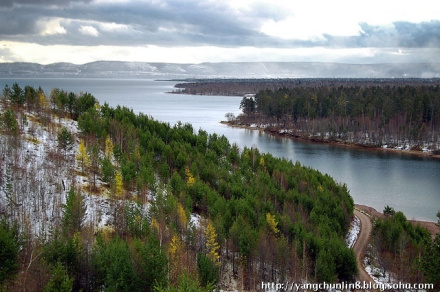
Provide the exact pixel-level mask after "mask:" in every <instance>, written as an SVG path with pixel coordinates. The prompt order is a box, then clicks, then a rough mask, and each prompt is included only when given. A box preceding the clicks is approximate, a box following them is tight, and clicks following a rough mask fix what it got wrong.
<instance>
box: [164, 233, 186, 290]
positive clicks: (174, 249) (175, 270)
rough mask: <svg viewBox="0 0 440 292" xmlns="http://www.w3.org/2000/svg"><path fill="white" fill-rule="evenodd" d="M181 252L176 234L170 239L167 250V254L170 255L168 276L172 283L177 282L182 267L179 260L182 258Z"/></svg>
mask: <svg viewBox="0 0 440 292" xmlns="http://www.w3.org/2000/svg"><path fill="white" fill-rule="evenodd" d="M182 250H183V244H182V241H181V240H180V237H179V236H178V235H176V234H174V235H173V237H172V238H171V242H170V246H169V248H168V253H169V255H170V276H171V279H172V281H174V282H175V281H177V279H178V277H179V275H180V270H181V266H182V262H181V258H182Z"/></svg>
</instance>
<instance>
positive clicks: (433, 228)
mask: <svg viewBox="0 0 440 292" xmlns="http://www.w3.org/2000/svg"><path fill="white" fill-rule="evenodd" d="M355 208H357V209H359V210H362V211H364V212H366V213H367V214H368V215H370V217H371V218H373V219H374V218H381V219H383V218H385V215H384V214H383V213H381V212H379V211H377V210H376V209H374V208H373V207H370V206H365V205H360V204H355ZM408 221H409V222H411V224H413V225H414V226H417V225H419V224H420V226H422V227H425V228H426V229H427V230H428V231H429V233H430V234H431V236H432V237H435V235H436V234H440V227H439V226H437V225H436V223H435V222H431V221H422V220H415V219H409V220H408Z"/></svg>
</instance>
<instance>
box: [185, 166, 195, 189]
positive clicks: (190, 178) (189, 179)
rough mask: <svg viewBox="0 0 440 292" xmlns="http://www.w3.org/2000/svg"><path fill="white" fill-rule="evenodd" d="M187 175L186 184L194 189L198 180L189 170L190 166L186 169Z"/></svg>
mask: <svg viewBox="0 0 440 292" xmlns="http://www.w3.org/2000/svg"><path fill="white" fill-rule="evenodd" d="M185 175H186V184H187V185H188V186H189V187H192V186H193V185H194V183H195V181H196V179H195V178H194V176H193V174H192V173H191V170H189V167H188V166H186V167H185Z"/></svg>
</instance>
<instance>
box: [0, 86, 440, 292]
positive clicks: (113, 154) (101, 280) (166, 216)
mask: <svg viewBox="0 0 440 292" xmlns="http://www.w3.org/2000/svg"><path fill="white" fill-rule="evenodd" d="M0 149H1V154H2V155H1V156H0V186H1V188H0V243H1V244H0V257H1V258H0V289H1V290H7V291H23V290H28V291H30V290H32V291H72V290H73V291H81V290H82V291H97V290H104V291H213V290H214V289H223V290H231V289H232V290H257V289H259V287H260V285H261V283H262V282H281V283H282V282H286V281H290V282H296V283H300V282H311V283H318V282H323V281H326V282H329V283H338V282H339V283H340V282H353V281H354V280H355V279H356V276H357V275H358V270H357V263H356V257H355V255H354V252H353V250H352V249H350V248H349V247H348V246H347V244H346V242H345V238H344V237H345V236H346V234H347V231H348V229H349V226H350V223H351V222H352V220H353V210H354V203H353V199H352V197H351V196H350V194H349V191H348V190H347V188H346V186H345V185H341V184H337V183H336V182H335V181H334V180H333V179H332V178H331V177H329V176H328V175H323V174H321V173H319V172H318V171H316V170H313V169H310V168H306V167H304V166H302V165H300V164H299V163H293V162H291V161H287V160H285V159H280V158H275V157H273V156H272V155H271V154H268V153H260V152H259V151H258V149H256V148H244V149H240V148H239V147H237V145H231V144H230V143H229V141H228V140H227V139H226V138H225V137H224V136H218V135H216V134H208V133H207V132H205V131H203V130H199V131H198V132H197V133H195V131H194V129H193V128H192V126H191V125H190V124H181V123H178V124H176V125H174V126H170V125H169V124H167V123H163V122H159V121H156V120H155V119H154V118H152V117H150V116H147V115H145V114H142V113H139V114H135V113H134V112H133V110H132V109H128V108H125V107H120V106H118V107H116V108H113V107H110V106H109V105H108V104H103V105H101V104H99V103H98V101H97V100H96V98H95V97H93V95H92V94H90V93H81V94H77V93H73V92H66V91H64V90H62V89H56V88H55V89H53V90H52V91H51V92H50V94H49V95H48V96H46V94H45V93H44V92H43V90H41V88H38V89H35V88H33V87H30V86H25V87H24V88H22V87H20V86H19V85H18V84H17V83H14V84H13V85H12V86H11V87H9V86H7V87H5V89H4V90H3V96H2V97H1V99H0ZM439 216H440V215H439ZM378 220H379V221H377V223H375V226H376V227H375V230H374V232H375V233H374V245H372V247H373V249H372V251H371V253H370V254H371V257H370V260H371V261H372V262H373V261H374V262H375V263H376V265H377V266H379V267H383V270H381V269H379V270H378V271H377V272H376V273H378V274H381V273H382V272H383V273H385V272H388V273H393V275H398V278H397V279H398V280H408V281H419V282H423V281H430V282H432V283H434V284H435V285H438V284H439V283H440V281H439V278H438V275H439V274H440V273H439V271H440V262H439V261H438V259H440V249H439V245H438V242H439V240H440V236H437V237H436V239H435V240H434V241H433V240H432V239H431V237H430V234H429V233H428V232H427V230H426V229H424V228H421V227H420V226H418V227H413V226H412V225H410V224H409V223H408V222H407V221H406V218H405V217H404V215H403V214H401V213H400V212H395V211H394V210H392V209H389V210H388V213H387V217H386V218H385V219H384V220H382V219H378ZM378 255H383V256H384V257H379V256H378ZM381 259H384V260H383V261H381ZM433 259H437V260H433ZM402 268H406V270H402ZM436 287H437V286H436Z"/></svg>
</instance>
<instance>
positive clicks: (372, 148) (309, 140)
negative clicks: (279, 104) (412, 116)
mask: <svg viewBox="0 0 440 292" xmlns="http://www.w3.org/2000/svg"><path fill="white" fill-rule="evenodd" d="M220 123H221V124H224V125H227V126H229V127H234V128H241V129H247V130H258V131H261V132H264V133H266V134H268V135H272V136H274V137H281V138H288V139H292V140H296V141H301V142H307V143H314V144H328V145H334V146H338V147H346V148H353V149H360V150H364V151H382V152H388V153H394V154H404V155H412V156H417V157H427V158H433V159H436V160H437V159H439V160H440V155H439V154H434V153H432V152H422V151H417V150H404V149H393V148H382V147H377V146H366V145H360V144H355V143H348V142H339V141H328V140H320V139H314V138H313V137H311V138H307V137H299V136H294V135H291V134H289V133H279V132H274V131H270V130H268V129H266V128H261V127H251V126H247V125H242V124H233V123H230V122H227V121H221V122H220Z"/></svg>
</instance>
